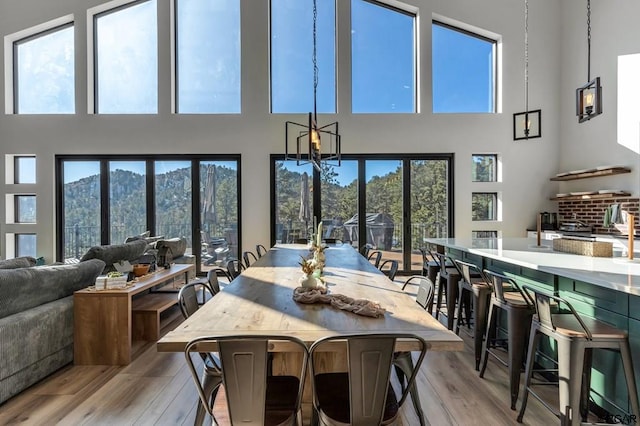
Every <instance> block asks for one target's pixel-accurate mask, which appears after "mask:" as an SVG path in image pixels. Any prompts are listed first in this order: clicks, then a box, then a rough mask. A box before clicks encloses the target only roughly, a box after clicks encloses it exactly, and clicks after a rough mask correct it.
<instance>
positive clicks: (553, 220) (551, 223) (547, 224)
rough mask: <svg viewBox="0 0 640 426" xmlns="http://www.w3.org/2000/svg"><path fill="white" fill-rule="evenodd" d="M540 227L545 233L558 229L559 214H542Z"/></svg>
mask: <svg viewBox="0 0 640 426" xmlns="http://www.w3.org/2000/svg"><path fill="white" fill-rule="evenodd" d="M540 216H541V217H540V227H541V228H542V230H543V231H555V230H557V229H558V214H557V213H549V212H540Z"/></svg>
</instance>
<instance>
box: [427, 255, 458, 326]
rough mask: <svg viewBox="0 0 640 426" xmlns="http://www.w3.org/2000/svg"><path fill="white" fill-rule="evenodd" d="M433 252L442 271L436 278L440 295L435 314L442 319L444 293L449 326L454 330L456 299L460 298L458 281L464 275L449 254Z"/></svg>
mask: <svg viewBox="0 0 640 426" xmlns="http://www.w3.org/2000/svg"><path fill="white" fill-rule="evenodd" d="M432 254H433V255H434V256H435V258H436V259H438V263H439V264H440V273H439V275H438V278H436V281H437V282H436V284H437V285H438V295H437V297H436V312H435V314H434V316H435V317H436V319H437V320H439V319H440V312H441V306H442V296H443V294H444V296H445V297H446V307H447V328H448V329H449V330H453V326H454V324H455V318H456V315H455V311H456V301H457V300H458V283H459V282H460V279H461V278H462V276H461V275H460V272H459V271H458V268H456V266H455V265H454V263H453V260H451V258H450V257H449V256H447V255H446V254H444V253H438V252H432Z"/></svg>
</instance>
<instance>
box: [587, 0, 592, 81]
mask: <svg viewBox="0 0 640 426" xmlns="http://www.w3.org/2000/svg"><path fill="white" fill-rule="evenodd" d="M587 81H591V0H587Z"/></svg>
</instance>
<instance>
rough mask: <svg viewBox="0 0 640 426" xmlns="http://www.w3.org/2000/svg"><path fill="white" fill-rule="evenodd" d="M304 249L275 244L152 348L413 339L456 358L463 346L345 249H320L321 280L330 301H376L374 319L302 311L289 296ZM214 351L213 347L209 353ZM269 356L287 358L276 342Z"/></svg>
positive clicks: (321, 307) (408, 345) (328, 310)
mask: <svg viewBox="0 0 640 426" xmlns="http://www.w3.org/2000/svg"><path fill="white" fill-rule="evenodd" d="M309 254H310V252H309V249H308V248H307V246H305V245H296V244H278V245H276V246H275V247H273V248H271V250H269V252H268V253H267V254H265V255H264V256H262V257H261V258H260V259H258V261H256V262H255V263H254V264H252V265H251V267H249V268H247V269H246V270H245V271H243V272H242V274H240V275H239V276H238V277H237V278H236V279H234V280H233V281H232V282H231V283H230V284H229V285H227V286H226V287H225V288H224V289H223V291H221V292H220V293H218V294H217V295H216V296H215V297H213V298H212V299H211V300H210V301H209V302H207V303H205V304H204V305H203V306H202V307H201V308H200V309H199V310H198V311H196V312H195V313H194V314H193V315H192V316H190V317H189V318H187V319H186V320H185V321H184V322H183V323H182V324H181V325H179V326H178V327H177V328H176V329H174V330H173V331H170V332H168V333H167V334H166V335H165V336H164V337H162V338H161V339H160V340H159V341H158V343H157V349H158V351H161V352H181V351H184V349H185V347H186V345H187V343H188V342H190V341H191V340H193V339H195V338H197V337H202V336H225V335H283V334H285V335H289V336H296V337H298V338H300V339H302V340H303V341H304V342H306V343H307V344H309V345H310V344H312V343H313V342H315V341H316V340H318V339H320V338H322V337H325V336H331V335H341V334H358V333H413V334H417V335H419V336H421V337H423V338H424V339H425V340H426V341H427V344H428V349H429V350H434V351H459V350H462V349H463V341H462V340H461V339H460V338H459V337H458V336H457V335H455V334H454V333H452V332H451V331H449V330H447V329H446V328H445V327H444V326H443V325H442V324H440V323H439V322H438V321H437V320H436V319H435V318H433V317H432V316H431V315H429V314H428V313H427V312H426V311H425V310H424V309H422V308H421V307H420V306H419V305H418V304H417V303H416V301H415V298H413V297H411V296H409V295H408V294H407V293H405V292H404V291H403V290H402V289H401V286H400V284H398V283H395V282H392V281H391V280H389V278H387V276H386V275H384V274H382V273H381V272H380V271H379V270H378V269H376V268H375V267H374V266H373V265H372V264H371V263H369V262H368V261H367V259H366V258H364V257H363V256H362V255H360V254H359V253H358V252H357V251H356V250H355V249H353V248H352V247H351V246H349V245H346V244H345V245H342V246H330V247H328V248H327V249H326V250H325V254H326V262H325V263H326V266H325V268H324V276H323V279H324V281H325V284H326V286H327V290H328V292H329V293H330V294H343V295H345V296H349V297H352V298H354V299H367V300H370V301H374V302H378V303H379V304H380V305H381V306H382V307H383V308H384V309H385V310H386V312H385V313H384V315H383V316H381V317H378V318H373V317H367V316H361V315H357V314H355V313H352V312H348V311H343V310H339V309H337V308H334V307H332V306H331V305H327V304H301V303H297V302H295V301H294V300H293V290H294V289H295V288H296V287H298V286H299V283H298V281H299V279H300V277H301V275H302V271H301V267H300V265H299V262H300V261H301V259H302V257H308V256H309ZM415 349H417V347H416V343H415V341H408V340H407V341H402V340H398V342H397V344H396V350H399V351H406V350H415ZM211 350H215V348H211ZM269 350H270V351H273V352H287V351H288V348H287V346H286V345H285V344H282V345H280V344H278V343H277V342H276V343H275V344H274V345H272V346H270V348H269Z"/></svg>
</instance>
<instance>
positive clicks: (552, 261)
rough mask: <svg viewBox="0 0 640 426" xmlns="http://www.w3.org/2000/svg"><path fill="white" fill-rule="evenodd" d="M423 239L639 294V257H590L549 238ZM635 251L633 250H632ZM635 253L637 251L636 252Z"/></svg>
mask: <svg viewBox="0 0 640 426" xmlns="http://www.w3.org/2000/svg"><path fill="white" fill-rule="evenodd" d="M426 241H427V242H429V243H433V244H438V245H442V246H445V247H449V248H453V249H458V250H462V251H465V252H468V253H473V254H477V255H480V256H483V257H487V258H491V259H495V260H500V261H503V262H507V263H511V264H514V265H519V266H523V267H525V268H529V269H535V270H538V271H541V272H546V273H549V274H554V275H558V276H561V277H566V278H570V279H574V280H579V281H584V282H587V283H591V284H595V285H598V286H601V287H605V288H610V289H613V290H617V291H622V292H625V293H629V294H635V295H638V296H640V259H638V258H636V259H634V260H633V261H629V260H627V258H626V257H621V251H620V250H618V249H617V248H616V246H614V257H613V258H610V257H609V258H606V257H590V256H581V255H577V254H570V253H562V252H557V251H553V249H552V244H553V242H552V241H551V240H542V241H541V244H542V246H544V247H543V248H538V247H536V239H535V238H482V239H471V238H428V239H426ZM634 251H635V250H634ZM636 256H638V255H637V253H636Z"/></svg>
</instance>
